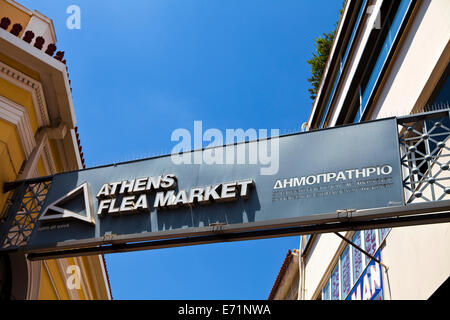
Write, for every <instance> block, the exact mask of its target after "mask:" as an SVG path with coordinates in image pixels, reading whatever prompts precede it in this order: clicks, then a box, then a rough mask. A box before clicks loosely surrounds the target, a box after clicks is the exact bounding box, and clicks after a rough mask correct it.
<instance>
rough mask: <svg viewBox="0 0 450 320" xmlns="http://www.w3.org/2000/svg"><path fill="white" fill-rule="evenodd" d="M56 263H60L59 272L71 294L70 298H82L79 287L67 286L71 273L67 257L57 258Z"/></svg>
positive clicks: (68, 292)
mask: <svg viewBox="0 0 450 320" xmlns="http://www.w3.org/2000/svg"><path fill="white" fill-rule="evenodd" d="M55 261H56V264H57V265H58V270H59V273H60V274H61V278H62V279H63V281H64V286H65V288H66V291H67V294H68V295H69V299H70V300H80V295H79V294H78V290H77V289H69V288H68V287H67V279H68V278H69V276H70V275H69V274H68V273H67V270H68V268H69V261H68V260H67V259H56V260H55Z"/></svg>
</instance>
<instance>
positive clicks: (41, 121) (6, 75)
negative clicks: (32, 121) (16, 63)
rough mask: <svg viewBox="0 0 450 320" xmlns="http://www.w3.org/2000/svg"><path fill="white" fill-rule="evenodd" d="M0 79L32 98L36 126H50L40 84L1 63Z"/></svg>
mask: <svg viewBox="0 0 450 320" xmlns="http://www.w3.org/2000/svg"><path fill="white" fill-rule="evenodd" d="M0 78H3V79H5V80H7V81H11V82H12V83H13V84H15V85H17V86H18V87H20V88H22V89H24V90H26V91H28V92H30V93H31V96H32V98H33V105H34V109H35V112H36V117H37V121H38V126H39V127H42V126H48V125H50V119H49V116H48V110H47V104H46V102H45V96H44V91H43V89H42V84H41V83H40V82H38V81H36V80H34V79H32V78H30V77H29V76H27V75H25V74H23V73H22V72H20V71H17V70H15V69H13V68H12V67H10V66H8V65H7V64H4V63H3V62H0Z"/></svg>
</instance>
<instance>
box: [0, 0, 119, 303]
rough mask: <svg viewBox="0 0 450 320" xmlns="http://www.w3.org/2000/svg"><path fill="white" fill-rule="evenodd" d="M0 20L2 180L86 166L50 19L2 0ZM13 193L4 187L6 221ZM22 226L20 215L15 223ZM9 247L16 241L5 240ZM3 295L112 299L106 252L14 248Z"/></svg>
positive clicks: (3, 264)
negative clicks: (62, 254)
mask: <svg viewBox="0 0 450 320" xmlns="http://www.w3.org/2000/svg"><path fill="white" fill-rule="evenodd" d="M0 19H1V20H0V185H1V186H3V185H4V183H7V182H12V181H17V180H23V179H30V178H35V177H41V176H48V175H53V174H56V173H59V172H64V171H69V170H78V169H82V168H83V167H84V159H83V153H82V152H81V146H80V140H79V138H78V133H77V132H76V131H77V130H76V117H75V111H74V106H73V100H72V93H71V88H70V81H69V78H68V72H67V67H66V64H65V62H66V61H65V60H64V52H63V51H58V50H57V48H56V43H57V39H56V35H55V30H54V27H53V23H52V20H51V19H49V18H48V17H46V16H44V15H43V14H41V13H39V12H37V11H31V10H29V9H27V8H25V7H23V6H22V5H20V4H19V3H17V2H16V1H13V0H0ZM13 192H14V191H9V192H3V190H2V192H0V210H1V211H0V219H1V220H0V224H1V223H4V222H5V219H4V218H5V213H6V211H7V209H8V208H9V206H10V205H11V197H12V194H13ZM32 205H33V203H30V206H32ZM22 224H23V223H22V221H19V220H17V221H15V225H16V228H20V227H21V226H22ZM19 240H20V241H23V239H16V240H13V241H19ZM16 244H17V243H16ZM8 245H11V239H9V243H6V241H5V242H4V243H2V244H0V246H2V247H7V246H8ZM0 298H3V299H63V300H66V299H75V300H77V299H82V300H84V299H89V300H90V299H104V300H108V299H111V298H112V297H111V290H110V286H109V280H108V274H107V269H106V265H105V260H104V257H103V256H101V255H93V256H85V257H77V258H66V259H55V260H45V261H33V262H31V261H28V260H27V259H26V257H25V256H24V255H23V254H19V253H16V254H10V255H5V254H3V255H1V260H0Z"/></svg>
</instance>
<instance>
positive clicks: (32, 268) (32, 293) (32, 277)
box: [26, 259, 42, 300]
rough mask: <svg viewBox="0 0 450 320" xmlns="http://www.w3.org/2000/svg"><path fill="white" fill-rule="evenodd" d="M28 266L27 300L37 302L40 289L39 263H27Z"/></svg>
mask: <svg viewBox="0 0 450 320" xmlns="http://www.w3.org/2000/svg"><path fill="white" fill-rule="evenodd" d="M26 260H27V266H28V292H27V300H38V299H39V291H40V288H41V272H42V271H41V264H42V262H41V261H29V260H28V259H26Z"/></svg>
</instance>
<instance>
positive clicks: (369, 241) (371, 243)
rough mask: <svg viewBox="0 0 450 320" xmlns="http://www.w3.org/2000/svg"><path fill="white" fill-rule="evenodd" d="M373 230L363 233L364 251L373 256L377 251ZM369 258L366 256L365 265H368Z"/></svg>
mask: <svg viewBox="0 0 450 320" xmlns="http://www.w3.org/2000/svg"><path fill="white" fill-rule="evenodd" d="M376 234H377V233H376V231H375V230H366V231H364V247H365V248H364V250H366V251H367V252H368V253H370V254H371V255H374V254H375V252H376V251H377V240H376ZM369 261H370V258H369V257H368V256H366V264H367V263H369Z"/></svg>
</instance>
